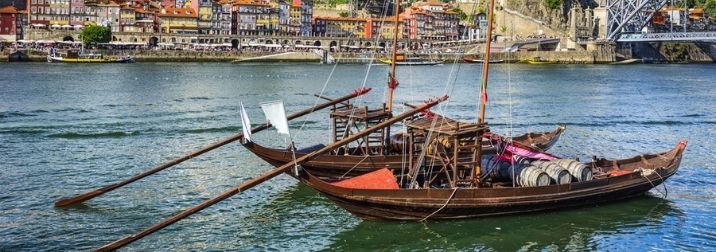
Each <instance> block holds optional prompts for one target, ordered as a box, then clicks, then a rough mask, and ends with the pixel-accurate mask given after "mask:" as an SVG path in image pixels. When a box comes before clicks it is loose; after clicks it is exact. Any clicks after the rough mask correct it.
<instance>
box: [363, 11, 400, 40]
mask: <svg viewBox="0 0 716 252" xmlns="http://www.w3.org/2000/svg"><path fill="white" fill-rule="evenodd" d="M400 22H402V19H401V20H400ZM400 22H399V23H400ZM396 28H397V27H396V23H395V17H394V16H393V17H385V18H367V19H366V21H365V38H367V39H375V38H381V39H385V40H390V39H393V36H395V34H394V33H395V29H396ZM402 38H403V33H402V32H398V39H402Z"/></svg>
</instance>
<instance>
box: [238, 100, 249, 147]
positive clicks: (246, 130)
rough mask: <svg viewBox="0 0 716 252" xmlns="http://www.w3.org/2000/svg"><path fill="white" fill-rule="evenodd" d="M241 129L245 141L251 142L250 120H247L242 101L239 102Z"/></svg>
mask: <svg viewBox="0 0 716 252" xmlns="http://www.w3.org/2000/svg"><path fill="white" fill-rule="evenodd" d="M240 113H241V130H242V131H243V132H244V139H246V141H249V142H251V122H250V121H249V116H248V115H247V114H246V110H245V109H244V103H243V102H242V103H241V111H240Z"/></svg>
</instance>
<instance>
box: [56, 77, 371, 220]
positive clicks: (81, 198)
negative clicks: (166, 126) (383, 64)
mask: <svg viewBox="0 0 716 252" xmlns="http://www.w3.org/2000/svg"><path fill="white" fill-rule="evenodd" d="M368 92H370V88H363V89H358V90H355V91H353V93H351V94H349V95H346V96H343V97H340V98H337V99H335V100H331V101H329V102H326V103H323V104H319V105H316V106H314V107H312V108H309V109H306V110H303V111H300V112H298V113H294V114H291V115H289V116H288V117H287V119H288V120H292V119H295V118H298V117H301V116H304V115H307V114H310V113H312V112H314V111H317V110H321V109H324V108H326V107H329V106H332V105H335V104H338V103H341V102H344V101H346V100H349V99H352V98H355V97H358V96H361V95H363V94H365V93H368ZM270 127H271V125H270V124H264V125H261V126H258V127H255V128H253V129H251V132H252V133H255V132H259V131H262V130H265V129H268V128H270ZM243 137H244V134H236V135H233V136H230V137H227V138H224V139H222V140H220V141H218V142H215V143H212V144H210V145H207V146H205V147H204V148H201V149H198V150H195V151H192V152H189V153H187V154H184V155H183V156H181V157H178V158H175V159H173V160H170V161H167V162H164V163H162V164H160V165H158V166H156V167H154V168H151V169H149V170H146V171H143V172H141V173H139V174H137V175H134V176H133V177H131V178H128V179H126V180H123V181H120V182H117V183H114V184H109V185H106V186H104V187H101V188H98V189H95V190H93V191H89V192H86V193H83V194H80V195H77V196H74V197H71V198H65V199H62V200H58V201H56V202H55V207H64V206H69V205H73V204H77V203H82V202H85V201H87V200H90V199H92V198H94V197H97V196H99V195H102V194H104V193H106V192H109V191H112V190H114V189H117V188H119V187H122V186H124V185H127V184H129V183H132V182H134V181H137V180H139V179H141V178H144V177H146V176H149V175H152V174H154V173H157V172H159V171H161V170H164V169H166V168H169V167H172V166H174V165H176V164H179V163H181V162H184V161H186V160H189V159H191V158H194V157H196V156H199V155H201V154H204V153H206V152H209V151H211V150H213V149H216V148H219V147H221V146H224V145H226V144H228V143H231V142H234V141H236V140H239V139H242V138H243Z"/></svg>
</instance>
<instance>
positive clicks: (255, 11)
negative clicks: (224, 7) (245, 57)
mask: <svg viewBox="0 0 716 252" xmlns="http://www.w3.org/2000/svg"><path fill="white" fill-rule="evenodd" d="M279 8H280V7H279V5H278V3H276V4H275V5H273V6H272V5H270V4H269V2H268V1H256V0H238V1H236V2H234V4H233V5H232V6H231V19H232V25H231V27H232V28H231V29H232V34H235V35H259V36H269V35H276V34H278V32H279V12H280V11H279Z"/></svg>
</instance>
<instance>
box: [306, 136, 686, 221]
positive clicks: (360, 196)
mask: <svg viewBox="0 0 716 252" xmlns="http://www.w3.org/2000/svg"><path fill="white" fill-rule="evenodd" d="M685 148H686V141H685V140H683V141H681V142H679V143H678V144H677V145H676V147H675V148H673V149H672V150H670V151H666V152H662V153H658V154H650V155H640V156H636V157H632V158H628V159H622V160H606V159H599V160H596V161H593V162H589V163H587V164H586V165H587V166H589V167H595V168H596V169H594V170H595V174H594V176H595V179H593V180H590V181H584V182H575V183H570V184H562V185H549V186H541V187H511V186H510V185H507V186H499V185H494V186H492V187H488V188H484V187H481V188H476V187H473V188H421V189H404V188H400V189H360V188H350V187H343V186H338V185H335V184H332V183H331V181H326V180H323V179H321V178H318V177H316V176H314V175H312V174H311V173H310V172H303V173H302V174H301V179H302V181H303V182H305V183H306V184H307V185H308V186H310V187H312V188H314V189H316V190H318V191H319V192H321V194H323V195H325V196H326V197H327V198H329V199H331V200H332V201H334V202H335V203H336V204H338V205H339V206H341V207H343V208H345V209H346V210H348V211H349V212H351V213H352V214H354V215H356V216H359V217H361V218H365V219H394V220H422V219H426V218H427V219H454V218H471V217H480V216H491V215H504V214H515V213H525V212H535V211H544V210H550V209H558V208H566V207H575V206H582V205H594V204H599V203H604V202H610V201H616V200H621V199H626V198H630V197H634V196H639V195H642V194H644V193H646V192H647V191H649V190H650V189H652V188H654V187H656V186H658V185H659V184H661V183H663V182H664V181H665V180H666V179H667V178H669V177H671V176H672V175H674V174H675V173H676V171H677V170H678V168H679V165H680V163H681V158H682V154H683V151H684V149H685ZM357 178H359V177H357Z"/></svg>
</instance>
